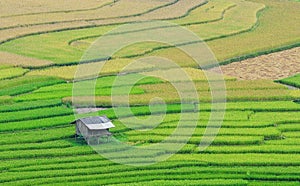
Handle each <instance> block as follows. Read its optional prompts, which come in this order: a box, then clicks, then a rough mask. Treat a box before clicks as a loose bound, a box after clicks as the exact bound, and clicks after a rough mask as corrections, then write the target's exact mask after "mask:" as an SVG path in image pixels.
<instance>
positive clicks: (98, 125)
mask: <svg viewBox="0 0 300 186" xmlns="http://www.w3.org/2000/svg"><path fill="white" fill-rule="evenodd" d="M78 120H80V121H81V122H82V123H84V124H85V125H86V126H87V127H88V128H89V129H90V130H102V129H109V128H113V127H115V126H114V124H112V122H111V121H110V119H108V118H107V117H106V116H92V117H86V118H80V119H77V120H75V121H73V122H72V123H71V124H75V123H76V121H78Z"/></svg>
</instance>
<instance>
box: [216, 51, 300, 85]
mask: <svg viewBox="0 0 300 186" xmlns="http://www.w3.org/2000/svg"><path fill="white" fill-rule="evenodd" d="M221 69H222V71H223V73H224V74H226V75H229V76H233V77H237V78H238V79H245V80H254V79H271V80H277V79H282V78H286V77H289V76H292V75H294V74H297V73H300V47H296V48H293V49H289V50H285V51H281V52H276V53H272V54H267V55H262V56H258V57H255V58H250V59H246V60H243V61H240V62H234V63H230V64H228V65H223V66H221ZM210 70H211V71H214V72H217V70H216V68H212V69H210Z"/></svg>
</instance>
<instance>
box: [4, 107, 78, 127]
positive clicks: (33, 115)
mask: <svg viewBox="0 0 300 186" xmlns="http://www.w3.org/2000/svg"><path fill="white" fill-rule="evenodd" d="M72 113H73V111H72V109H70V108H66V107H65V106H54V107H49V108H36V109H31V110H22V111H16V112H7V113H6V112H2V113H0V123H7V122H13V121H25V120H31V119H41V118H47V117H48V118H49V117H54V116H64V115H70V114H72Z"/></svg>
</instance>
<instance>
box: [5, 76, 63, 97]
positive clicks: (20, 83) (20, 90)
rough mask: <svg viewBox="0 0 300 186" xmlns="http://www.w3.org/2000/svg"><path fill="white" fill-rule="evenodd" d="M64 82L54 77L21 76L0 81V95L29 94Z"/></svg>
mask: <svg viewBox="0 0 300 186" xmlns="http://www.w3.org/2000/svg"><path fill="white" fill-rule="evenodd" d="M64 82H65V81H63V80H61V79H59V78H56V77H47V76H23V77H19V78H14V79H11V80H3V81H0V83H1V84H0V95H11V96H15V95H19V94H24V93H29V92H31V91H34V90H37V89H39V88H41V87H44V86H50V85H55V84H61V83H64Z"/></svg>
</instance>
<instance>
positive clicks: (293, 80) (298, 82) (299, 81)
mask: <svg viewBox="0 0 300 186" xmlns="http://www.w3.org/2000/svg"><path fill="white" fill-rule="evenodd" d="M279 82H281V83H284V84H287V85H291V86H295V87H298V88H300V74H297V75H295V76H292V77H288V78H285V79H282V80H279Z"/></svg>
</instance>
